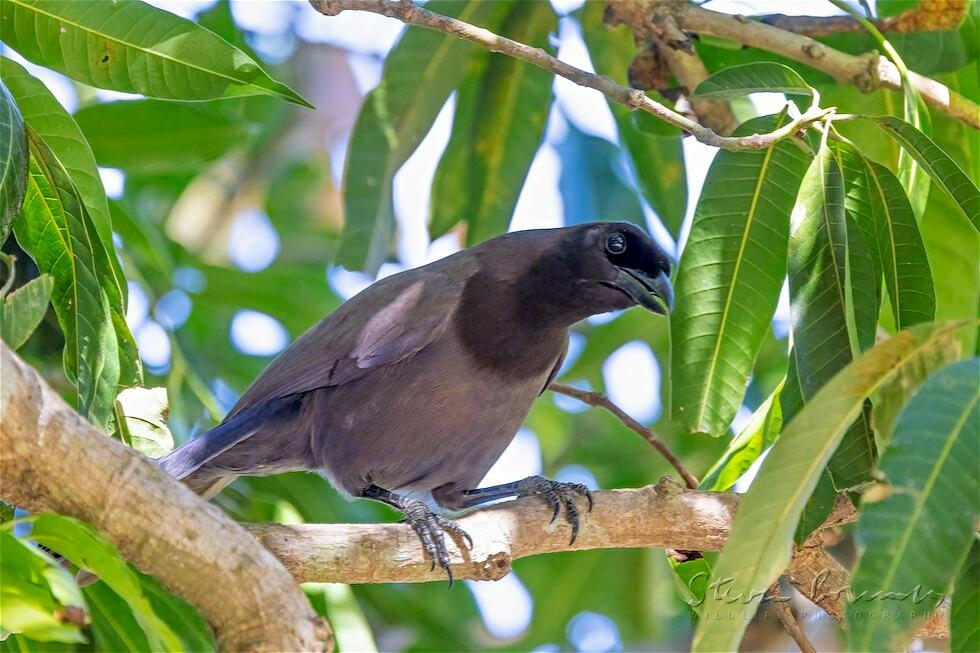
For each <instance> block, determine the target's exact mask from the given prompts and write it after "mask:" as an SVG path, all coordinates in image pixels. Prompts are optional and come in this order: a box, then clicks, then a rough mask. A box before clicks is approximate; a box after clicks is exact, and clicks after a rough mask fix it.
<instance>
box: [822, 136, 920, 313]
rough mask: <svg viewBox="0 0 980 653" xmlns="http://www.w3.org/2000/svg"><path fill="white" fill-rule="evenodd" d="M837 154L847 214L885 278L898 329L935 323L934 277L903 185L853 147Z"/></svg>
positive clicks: (889, 172)
mask: <svg viewBox="0 0 980 653" xmlns="http://www.w3.org/2000/svg"><path fill="white" fill-rule="evenodd" d="M836 152H837V153H838V155H839V156H840V161H841V164H842V167H843V169H844V171H845V175H844V179H845V190H846V193H847V197H846V199H845V205H846V207H847V211H848V214H849V215H850V216H851V217H852V218H853V220H854V222H855V224H856V225H857V226H858V228H859V229H860V231H861V234H862V235H863V236H864V237H865V239H866V241H867V243H868V245H869V248H870V250H871V253H872V256H873V257H874V258H875V266H876V268H877V270H878V271H879V272H880V273H881V274H884V277H885V287H886V288H887V289H888V296H889V298H890V299H891V307H892V313H893V315H894V319H895V326H896V328H898V329H904V328H907V327H910V326H912V325H913V324H918V323H920V322H929V321H932V320H933V319H935V312H936V299H935V292H934V290H933V282H932V272H931V270H930V267H929V260H928V258H927V256H926V252H925V247H924V245H923V243H922V237H921V236H920V235H919V227H918V225H917V224H916V221H915V214H914V213H913V211H912V206H911V205H910V204H909V201H908V198H907V197H906V196H905V191H904V189H903V188H902V185H901V184H900V183H899V181H898V179H897V178H896V177H895V175H893V174H892V173H891V171H890V170H888V168H886V167H885V166H882V165H880V164H878V163H875V162H873V161H870V160H868V159H866V158H864V157H863V156H861V155H860V154H859V153H858V152H856V151H855V150H854V149H853V148H851V147H849V146H839V147H838V148H837V149H836ZM876 278H878V277H876Z"/></svg>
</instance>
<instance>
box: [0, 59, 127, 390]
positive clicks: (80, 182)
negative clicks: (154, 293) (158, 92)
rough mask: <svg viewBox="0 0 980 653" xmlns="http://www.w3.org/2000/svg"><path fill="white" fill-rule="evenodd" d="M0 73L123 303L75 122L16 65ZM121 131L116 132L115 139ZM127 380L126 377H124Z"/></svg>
mask: <svg viewBox="0 0 980 653" xmlns="http://www.w3.org/2000/svg"><path fill="white" fill-rule="evenodd" d="M0 72H2V73H3V79H4V81H5V83H6V84H7V85H8V86H9V87H10V92H11V94H12V95H13V96H14V98H15V99H16V100H17V104H18V106H19V107H20V110H21V113H22V114H23V116H24V121H25V122H26V123H27V124H28V126H30V128H31V129H33V130H34V133H36V134H37V135H38V136H39V137H40V138H41V140H43V141H44V142H45V143H46V144H47V145H48V147H50V148H51V151H52V152H53V153H54V155H55V156H56V157H57V158H58V160H59V161H61V164H62V165H63V166H64V167H65V170H66V171H67V172H68V176H69V177H70V178H71V181H72V183H73V184H74V185H75V188H77V189H78V194H79V196H80V197H81V199H82V202H83V203H84V204H85V208H86V209H87V211H88V214H89V216H90V217H91V218H92V222H93V224H94V225H95V230H96V232H97V233H98V235H99V239H100V240H101V241H102V245H103V247H104V248H105V250H106V253H107V255H108V257H109V264H110V265H111V267H112V278H113V279H114V281H115V285H116V287H117V288H118V293H119V294H120V295H121V296H122V298H123V304H125V300H126V292H127V284H126V277H125V275H124V274H123V272H122V266H121V265H120V264H119V258H118V257H117V256H116V250H115V248H114V247H113V243H112V221H111V219H110V217H109V208H108V206H107V205H106V195H105V189H104V188H103V187H102V178H101V177H100V176H99V169H98V167H97V166H96V163H95V157H94V156H93V155H92V150H91V148H90V147H89V144H88V142H87V141H86V140H85V137H84V136H83V135H82V132H81V130H80V129H79V128H78V125H77V124H76V123H75V120H74V119H73V118H72V117H71V116H70V115H69V114H68V112H67V111H65V109H64V107H62V106H61V103H60V102H58V99H57V98H55V96H54V94H52V93H51V91H49V90H48V87H47V86H45V85H44V83H43V82H42V81H41V80H39V79H37V78H36V77H34V76H32V75H31V74H30V73H28V72H27V70H26V69H25V68H24V67H23V66H21V65H20V64H19V63H17V62H16V61H13V60H12V59H8V58H6V57H0ZM122 131H123V130H118V131H117V135H118V134H119V133H121V132H122ZM124 376H127V374H124ZM128 376H130V377H131V378H130V381H132V382H134V383H135V382H138V381H139V380H140V379H141V378H142V371H141V370H139V369H136V370H133V371H132V372H131V374H128Z"/></svg>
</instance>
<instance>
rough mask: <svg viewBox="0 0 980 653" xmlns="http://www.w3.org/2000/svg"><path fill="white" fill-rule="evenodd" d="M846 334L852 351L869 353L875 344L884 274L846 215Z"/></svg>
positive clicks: (855, 225) (853, 221) (850, 218)
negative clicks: (849, 338)
mask: <svg viewBox="0 0 980 653" xmlns="http://www.w3.org/2000/svg"><path fill="white" fill-rule="evenodd" d="M845 285H846V287H847V291H848V292H847V296H846V297H845V299H847V330H848V332H849V333H850V334H851V349H852V350H853V351H855V352H862V351H867V350H868V349H870V348H871V346H872V345H873V344H875V335H876V333H877V330H878V313H879V312H880V309H881V274H880V270H878V267H877V266H876V265H875V260H874V257H873V256H872V254H871V247H870V245H868V241H866V240H865V239H864V234H863V233H862V232H861V229H860V228H859V227H858V226H857V223H856V222H855V220H854V218H852V217H851V215H850V213H848V214H847V279H846V282H845Z"/></svg>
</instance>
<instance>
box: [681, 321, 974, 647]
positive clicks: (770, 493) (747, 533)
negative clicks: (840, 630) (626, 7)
mask: <svg viewBox="0 0 980 653" xmlns="http://www.w3.org/2000/svg"><path fill="white" fill-rule="evenodd" d="M964 326H966V324H965V323H963V322H953V323H945V324H923V325H919V326H916V327H913V328H912V329H909V330H907V331H902V332H900V333H898V334H897V335H895V336H892V337H891V338H889V339H887V340H884V341H881V342H879V343H878V344H876V345H875V346H874V348H872V349H871V350H870V351H868V352H866V353H865V354H863V355H862V356H861V357H860V358H858V359H857V360H856V361H854V362H853V363H851V364H850V365H848V366H847V367H846V368H844V370H842V371H841V372H840V373H839V374H838V375H837V376H836V377H834V378H833V379H832V380H831V382H830V383H828V384H827V385H825V386H824V387H823V388H821V390H820V391H819V392H818V393H817V394H816V395H815V396H814V397H813V399H812V400H810V401H809V402H807V404H806V405H805V406H804V407H803V409H802V410H801V411H800V413H799V414H798V415H797V416H796V417H795V418H794V419H793V421H792V422H790V424H789V426H788V427H787V428H786V429H784V430H783V432H782V434H781V435H780V436H779V440H778V441H777V442H776V444H775V445H773V447H772V449H770V450H769V455H768V456H767V457H766V460H765V462H764V463H763V464H762V468H761V469H760V471H759V475H758V476H757V477H756V480H755V482H753V483H752V486H751V488H749V491H748V492H747V493H746V494H745V495H744V496H743V498H742V501H741V504H740V505H739V508H738V513H737V514H736V516H735V523H734V524H733V527H732V532H731V535H730V536H729V539H728V542H727V543H726V545H725V549H724V550H723V551H722V553H721V555H720V556H719V559H718V564H717V565H716V566H715V572H714V576H713V579H712V583H714V584H715V586H716V587H718V588H719V590H718V591H717V592H716V591H711V592H708V595H707V597H706V598H705V604H704V607H703V608H702V614H704V615H705V617H704V618H703V619H702V620H701V621H700V622H699V624H698V627H697V631H696V632H695V635H694V643H693V650H694V651H702V652H707V651H734V650H737V649H738V644H739V641H740V640H741V638H742V634H743V633H744V632H745V627H746V625H747V624H748V621H749V619H750V618H751V616H752V614H753V613H754V612H755V609H756V607H757V606H758V604H759V601H760V600H761V598H762V596H763V594H764V593H765V591H766V589H767V588H768V587H769V586H770V584H771V583H772V582H773V581H774V580H776V578H777V577H778V576H779V574H780V573H782V571H783V570H784V569H785V568H786V564H787V563H788V562H789V560H790V554H791V552H792V539H793V532H794V531H795V530H796V526H797V523H798V522H799V518H800V514H801V513H802V511H803V507H804V505H805V504H806V501H807V498H808V497H809V496H810V495H811V494H812V493H813V491H814V489H815V488H816V485H817V481H818V480H819V478H820V475H821V474H822V473H823V469H824V467H825V466H826V465H827V463H828V462H829V460H830V457H831V455H832V454H833V452H834V450H835V449H837V445H838V444H839V443H840V440H841V438H842V437H843V435H844V432H845V431H846V430H847V428H848V427H849V426H850V425H851V424H852V423H853V422H854V419H855V418H856V417H857V416H858V414H859V413H860V412H861V408H862V406H863V405H864V400H865V398H866V397H867V396H868V395H870V394H871V393H873V392H874V391H875V390H876V389H877V388H880V387H881V386H883V385H885V384H888V383H892V382H894V381H896V380H900V379H902V378H903V377H904V376H905V375H906V374H908V372H909V370H910V369H914V368H929V367H930V362H931V361H935V360H936V358H937V354H938V353H942V352H943V351H944V350H945V351H948V350H954V351H955V350H956V349H957V346H958V345H957V341H956V338H955V332H956V330H957V329H958V328H962V327H964Z"/></svg>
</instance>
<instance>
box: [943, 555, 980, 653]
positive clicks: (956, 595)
mask: <svg viewBox="0 0 980 653" xmlns="http://www.w3.org/2000/svg"><path fill="white" fill-rule="evenodd" d="M977 615H980V541H978V540H977V539H976V537H974V539H973V547H972V548H971V549H970V553H968V554H967V556H966V561H965V562H964V563H963V566H962V567H960V573H959V576H957V578H956V589H955V591H954V592H953V601H952V605H951V606H950V610H949V631H950V633H949V634H950V641H949V650H950V651H952V653H974V651H980V620H978V619H977Z"/></svg>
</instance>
